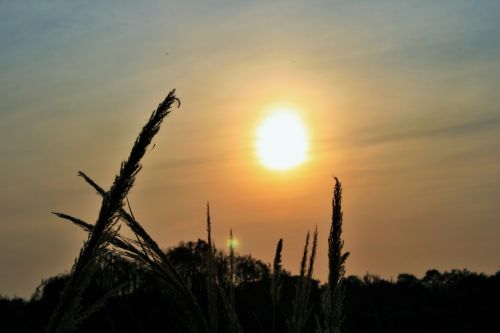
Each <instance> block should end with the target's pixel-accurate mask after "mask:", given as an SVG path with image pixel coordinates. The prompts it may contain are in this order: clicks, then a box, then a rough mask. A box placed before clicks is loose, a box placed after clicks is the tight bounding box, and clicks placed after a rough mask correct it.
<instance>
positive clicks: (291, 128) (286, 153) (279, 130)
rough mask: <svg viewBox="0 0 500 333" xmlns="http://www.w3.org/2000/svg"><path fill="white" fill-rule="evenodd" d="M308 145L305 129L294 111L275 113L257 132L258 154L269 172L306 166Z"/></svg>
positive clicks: (283, 110)
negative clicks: (303, 164) (270, 170)
mask: <svg viewBox="0 0 500 333" xmlns="http://www.w3.org/2000/svg"><path fill="white" fill-rule="evenodd" d="M307 146H308V142H307V133H306V130H305V127H304V125H303V123H302V120H301V119H300V117H299V115H298V114H297V113H296V112H294V111H293V110H289V109H279V110H275V111H274V112H272V113H271V114H270V115H269V116H268V117H267V118H266V119H264V121H263V122H262V124H261V125H260V126H259V128H258V129H257V154H258V156H259V159H260V162H261V163H262V164H263V165H265V166H266V167H268V168H269V169H272V170H286V169H290V168H292V167H294V166H297V165H299V164H301V163H303V162H304V161H305V160H306V158H307Z"/></svg>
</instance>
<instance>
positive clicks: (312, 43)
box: [0, 0, 500, 297]
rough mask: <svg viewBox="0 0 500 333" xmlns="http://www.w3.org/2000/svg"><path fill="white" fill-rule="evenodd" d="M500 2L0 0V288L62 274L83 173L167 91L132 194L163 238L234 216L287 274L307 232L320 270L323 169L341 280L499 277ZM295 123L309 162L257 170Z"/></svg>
mask: <svg viewBox="0 0 500 333" xmlns="http://www.w3.org/2000/svg"><path fill="white" fill-rule="evenodd" d="M498 17H500V2H498V1H474V2H473V1H457V0H449V1H422V0H418V1H368V0H366V1H333V0H329V1H175V2H174V1H145V2H137V1H72V2H68V1H62V0H61V1H0V45H1V49H0V156H1V162H0V183H1V184H2V185H1V186H0V211H1V212H2V216H1V218H0V295H5V296H10V297H12V296H20V297H30V296H31V294H32V293H33V291H34V289H35V288H36V286H38V285H39V284H40V282H41V281H42V279H46V278H49V277H50V276H53V275H55V274H58V273H63V272H68V271H69V270H70V268H71V265H72V263H73V261H74V259H75V257H76V256H77V255H78V252H79V249H80V247H81V245H82V243H83V241H84V240H85V239H86V235H85V233H84V232H83V231H81V230H79V229H78V228H76V227H74V226H72V225H70V224H68V223H66V222H64V221H61V220H58V219H57V218H56V217H55V216H53V215H51V214H50V212H51V211H62V212H65V213H69V214H72V215H75V216H78V217H80V218H82V219H84V220H87V221H89V222H94V221H95V219H96V217H97V214H98V211H99V207H100V201H99V198H98V197H97V196H96V195H95V193H94V191H93V190H92V189H90V188H89V187H88V186H87V185H86V184H84V183H83V182H82V180H81V179H79V177H77V176H76V175H77V171H78V170H82V171H84V172H86V173H87V174H89V175H90V176H91V177H93V178H94V179H95V180H96V181H97V182H98V183H100V184H101V185H103V186H106V187H108V186H110V185H111V182H112V180H113V179H114V175H115V174H116V172H117V171H118V170H119V166H120V162H121V161H122V160H124V159H125V158H126V157H127V156H128V152H129V149H130V148H131V146H132V143H133V141H134V139H135V137H136V135H137V134H138V133H139V130H140V128H141V127H142V125H143V124H144V123H145V121H146V120H147V119H148V117H149V114H150V112H151V111H152V110H154V109H155V107H156V106H157V105H158V103H159V102H160V101H161V100H162V98H164V97H165V95H166V94H167V93H168V91H170V90H171V89H174V88H175V89H176V91H177V95H178V97H179V98H180V100H181V101H182V105H181V107H180V108H179V109H178V110H175V111H174V112H173V113H172V114H171V115H170V116H169V117H168V119H167V121H166V123H165V124H164V125H163V127H162V129H161V131H160V133H159V134H158V135H157V137H156V138H155V140H154V143H155V148H154V149H153V150H150V151H149V152H148V154H147V156H146V157H145V159H144V161H143V170H142V171H141V173H140V174H139V175H138V178H137V181H136V185H135V187H134V188H133V189H132V192H131V194H130V197H129V198H130V202H131V205H132V208H133V210H134V214H135V216H136V217H137V218H138V220H139V221H141V223H142V224H143V225H144V227H145V228H146V229H147V230H148V231H149V232H150V234H151V235H152V237H153V238H154V239H156V240H157V241H158V243H159V244H160V245H161V246H163V247H165V248H167V247H171V246H175V245H176V244H178V243H179V242H180V241H182V240H184V241H188V240H196V239H198V238H204V237H205V208H206V202H207V201H210V205H211V213H212V221H213V227H214V235H215V241H216V243H217V244H219V246H223V245H224V244H225V242H226V239H227V235H228V233H229V229H230V228H232V229H233V231H234V234H235V237H236V238H237V239H238V240H239V247H238V249H237V251H238V252H239V253H240V254H251V255H253V256H255V257H257V258H260V259H262V260H264V261H265V262H271V261H272V257H273V255H274V250H275V246H276V243H277V241H278V240H279V238H283V239H284V249H283V251H284V252H283V260H284V265H285V268H286V269H288V270H290V271H292V272H295V273H296V272H297V271H298V266H299V262H300V256H301V251H302V247H303V245H304V241H305V235H306V232H307V231H308V230H311V231H312V230H313V229H314V228H315V226H317V227H318V230H319V246H318V250H319V253H318V257H317V263H316V267H315V274H314V275H315V277H316V278H318V279H324V278H325V277H326V274H327V237H328V230H329V226H330V221H331V197H332V193H331V192H332V187H333V183H334V181H333V176H337V177H339V178H340V180H341V182H342V184H343V189H344V191H343V210H344V234H343V236H344V240H345V250H347V251H349V252H350V253H351V256H350V257H349V259H348V262H347V274H348V275H350V274H356V275H364V274H366V273H367V272H369V273H372V274H378V275H380V276H382V277H384V278H396V277H397V275H398V274H399V273H402V272H407V273H412V274H415V275H417V276H422V275H423V274H424V273H425V271H426V270H428V269H431V268H437V269H440V270H449V269H453V268H460V269H461V268H467V269H470V270H473V271H479V272H485V273H494V272H496V271H498V270H499V269H500V261H499V259H500V258H499V255H498V254H499V253H500V217H499V216H500V205H499V198H500V135H499V133H500V110H499V105H500V94H499V93H498V92H499V91H500V20H498ZM277 107H288V108H291V109H294V110H296V112H297V113H298V114H299V115H300V118H301V119H302V121H303V123H304V126H305V128H306V130H307V133H308V136H309V151H308V159H307V160H306V161H305V162H304V163H303V164H301V165H299V166H297V167H295V168H293V169H290V170H288V171H281V172H279V171H273V170H269V169H267V168H266V167H265V166H263V165H262V164H261V163H260V162H259V160H258V157H257V153H256V149H255V146H256V132H257V128H258V127H259V124H260V123H261V122H262V121H263V120H264V119H265V117H266V116H267V115H269V114H270V113H271V112H272V110H273V109H275V108H277Z"/></svg>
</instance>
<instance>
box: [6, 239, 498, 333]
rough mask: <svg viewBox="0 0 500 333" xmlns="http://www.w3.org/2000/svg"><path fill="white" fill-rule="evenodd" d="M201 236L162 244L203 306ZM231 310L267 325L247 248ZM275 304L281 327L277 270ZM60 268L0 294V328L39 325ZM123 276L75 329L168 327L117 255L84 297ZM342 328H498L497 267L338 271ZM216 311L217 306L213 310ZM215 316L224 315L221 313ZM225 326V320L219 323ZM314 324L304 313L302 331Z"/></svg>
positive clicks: (221, 266)
mask: <svg viewBox="0 0 500 333" xmlns="http://www.w3.org/2000/svg"><path fill="white" fill-rule="evenodd" d="M207 248H208V246H207V243H206V242H205V241H201V240H199V241H197V242H188V243H181V244H180V245H179V246H177V247H175V248H172V249H169V250H168V251H167V256H168V258H169V259H170V260H171V261H172V263H173V264H174V265H175V267H176V268H177V269H178V271H179V272H180V274H181V276H182V278H183V279H185V281H186V282H187V283H188V284H189V285H191V287H192V289H193V291H194V294H195V297H196V298H197V299H198V300H199V302H200V304H202V307H203V311H207V309H206V307H207V301H206V299H207V294H206V284H205V281H206V274H205V271H206V270H205V267H204V257H205V256H206V253H207ZM234 260H235V285H236V287H235V300H236V312H237V316H238V318H239V321H240V324H241V328H242V330H243V331H244V332H270V331H271V329H270V328H271V326H272V309H271V307H272V302H271V294H270V286H271V279H272V270H271V268H270V267H269V265H266V264H265V263H263V262H261V261H259V260H257V259H254V258H252V257H249V256H241V257H240V256H235V259H234ZM216 267H217V274H218V275H219V276H220V277H221V278H222V279H223V277H224V276H227V273H228V270H229V259H228V256H227V254H226V255H224V254H223V253H221V252H218V253H217V260H216ZM282 277H283V279H282V281H283V283H282V287H281V299H280V302H279V304H278V306H277V311H276V315H277V320H276V322H277V326H276V332H287V331H288V327H287V324H286V318H289V317H290V316H291V315H292V313H293V300H294V297H295V285H296V284H297V282H298V279H299V277H298V276H291V275H290V274H289V273H288V272H283V275H282ZM67 280H68V276H67V275H60V276H56V277H53V278H50V279H48V280H46V281H44V282H43V283H42V284H41V285H40V287H39V288H38V289H37V291H36V292H35V294H34V295H33V297H32V299H31V300H30V301H24V300H21V299H11V300H8V299H2V300H0V318H1V319H0V323H1V326H0V331H2V332H43V330H44V328H45V327H46V325H47V323H48V320H49V318H50V314H51V313H52V311H53V310H54V308H55V306H56V304H57V302H58V299H59V296H60V294H61V292H62V290H63V288H64V284H65V283H66V282H67ZM124 282H127V285H128V287H127V289H125V290H122V291H121V292H120V294H119V295H117V296H115V297H113V298H111V299H109V300H108V302H107V303H106V304H105V305H104V307H102V308H101V309H100V310H98V311H97V312H96V313H94V314H93V315H91V316H90V317H89V318H88V319H87V320H86V321H85V322H83V323H82V325H81V327H80V328H79V329H78V332H171V331H173V329H172V327H176V321H177V318H176V317H175V316H173V315H172V313H175V311H173V310H172V309H171V306H172V304H171V302H170V301H169V295H168V294H164V293H162V292H161V286H160V285H159V284H158V283H157V281H156V279H155V277H154V276H153V275H152V274H151V273H149V272H147V271H145V270H144V269H142V268H141V267H138V266H136V265H134V264H133V263H131V262H130V261H127V260H124V259H123V258H120V257H119V256H117V255H115V254H112V253H107V254H106V255H105V256H103V257H102V258H101V259H100V263H99V269H98V270H97V271H96V273H95V274H94V276H93V279H92V281H91V282H90V284H89V287H88V288H87V290H86V291H85V293H84V297H83V300H82V302H83V303H84V304H92V303H93V302H94V301H95V300H96V299H98V298H99V297H100V295H102V294H104V293H106V292H107V291H108V290H110V289H113V288H115V287H117V286H120V285H121V284H123V283H124ZM345 285H346V299H345V312H346V321H345V325H344V331H345V332H360V333H361V332H500V319H499V314H500V302H499V300H500V272H498V273H497V274H495V275H492V276H486V275H484V274H476V273H471V272H468V271H465V270H453V271H451V272H444V273H440V272H438V271H437V270H429V271H428V272H427V273H426V274H425V276H424V277H422V278H421V279H418V278H416V277H415V276H413V275H410V274H400V275H399V276H398V278H397V280H396V281H386V280H383V279H380V278H378V277H376V276H373V275H366V276H365V277H363V278H361V279H360V278H358V277H355V276H349V277H347V278H346V279H345ZM322 288H324V286H320V285H319V284H318V282H317V281H314V282H313V284H312V288H311V301H312V302H311V305H312V307H313V308H315V309H319V308H320V307H321V305H320V293H321V289H322ZM221 316H222V314H221ZM221 322H224V319H223V318H221ZM220 331H221V332H225V331H226V330H225V328H224V327H221V328H220ZM314 331H315V319H314V318H310V320H309V322H308V327H307V329H306V332H314Z"/></svg>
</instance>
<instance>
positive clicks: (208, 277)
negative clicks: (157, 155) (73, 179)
mask: <svg viewBox="0 0 500 333" xmlns="http://www.w3.org/2000/svg"><path fill="white" fill-rule="evenodd" d="M174 103H177V104H178V106H180V101H179V100H178V99H177V97H176V96H175V91H174V90H173V91H171V92H170V93H169V94H168V95H167V96H166V97H165V99H164V100H163V101H162V102H161V103H160V104H159V105H158V107H157V109H156V110H155V111H153V113H152V115H151V117H150V118H149V120H148V122H147V123H146V124H145V125H144V127H143V128H142V130H141V132H140V134H139V136H138V137H137V139H136V140H135V142H134V145H133V147H132V150H131V153H130V155H129V157H128V159H127V160H126V161H124V162H123V163H122V164H121V167H120V170H119V173H118V175H117V176H116V177H115V179H114V182H113V185H112V186H111V187H110V189H109V190H105V189H104V188H102V187H101V186H99V185H98V184H97V183H96V182H95V181H94V180H93V179H92V178H91V177H90V176H88V175H87V174H85V173H83V172H81V171H80V172H79V173H78V175H79V176H80V177H81V178H82V179H83V180H84V181H85V182H86V183H87V184H89V185H90V186H91V187H92V188H93V189H94V190H95V191H96V192H97V194H98V195H99V196H100V197H101V198H102V203H101V208H100V211H99V215H98V218H97V220H96V222H95V223H94V224H91V223H88V222H86V221H84V220H82V219H79V218H77V217H74V216H71V215H68V214H64V213H60V212H54V214H55V215H56V216H58V217H60V218H62V219H64V220H67V221H70V222H71V223H73V224H75V225H77V226H78V227H80V228H82V229H83V230H85V231H86V232H87V233H88V239H87V240H86V241H85V242H84V244H83V246H82V248H81V250H80V254H79V256H78V257H77V258H76V260H75V263H74V265H73V267H72V269H71V273H70V278H69V280H68V282H67V284H66V285H65V287H64V290H63V292H62V294H61V297H60V299H59V302H58V304H57V306H56V308H55V310H54V311H53V313H52V316H51V318H50V321H49V323H48V325H47V327H46V332H47V333H56V332H57V333H62V332H64V333H66V332H74V331H76V330H77V329H78V327H79V325H81V323H82V322H83V321H84V320H85V319H86V318H88V317H89V316H90V315H91V314H92V313H93V312H95V311H97V310H98V309H99V308H100V307H102V306H103V305H104V304H105V303H106V301H107V300H108V299H110V298H111V297H113V296H115V295H118V294H119V293H121V292H124V290H125V289H126V288H124V287H125V286H122V285H119V286H118V287H116V288H114V289H112V290H109V291H108V292H106V293H105V294H104V295H101V297H99V298H98V299H97V301H95V302H94V303H93V304H91V305H83V303H82V295H83V293H84V291H85V289H86V287H87V286H88V285H89V282H90V280H91V278H92V276H93V274H94V272H95V271H96V269H97V267H98V265H99V260H100V258H101V257H103V256H105V254H106V253H107V249H108V248H111V249H112V250H113V251H115V252H116V253H117V254H118V255H120V256H122V257H123V258H127V259H128V260H130V261H131V262H133V263H134V264H136V265H138V266H139V267H142V268H143V269H145V270H146V271H148V272H150V273H151V275H152V276H153V277H154V278H155V279H156V280H157V281H158V285H159V286H160V288H161V290H160V292H161V293H163V294H164V295H166V296H167V297H168V300H169V302H170V303H171V305H172V307H171V308H172V311H174V313H169V315H170V316H171V317H172V316H173V317H174V318H175V319H176V320H175V323H173V324H172V325H173V326H174V327H169V330H168V331H171V330H175V331H179V332H191V333H217V332H230V333H240V332H242V327H241V324H240V322H239V318H238V313H237V297H236V288H237V287H238V286H237V284H236V280H235V271H236V265H237V262H236V261H235V241H234V237H233V231H232V229H231V230H230V232H229V243H228V251H229V253H228V255H227V257H224V258H223V261H224V262H226V263H227V266H226V267H227V268H228V269H227V270H224V271H223V272H220V271H218V264H217V263H218V260H219V258H218V257H217V256H218V253H222V252H218V251H217V250H216V247H215V242H214V241H213V236H212V228H213V226H212V219H211V215H210V205H209V204H208V203H207V212H206V230H207V243H206V244H207V249H206V252H205V256H204V258H203V262H204V263H203V267H204V269H205V272H204V276H205V289H206V295H205V296H206V305H207V306H206V310H203V306H202V304H200V299H198V298H197V297H195V296H194V293H193V291H192V290H191V286H190V284H189V283H188V282H187V281H186V280H184V279H183V278H182V277H181V275H180V273H179V272H178V271H177V269H176V267H175V266H174V265H173V264H172V263H171V262H170V260H169V258H168V257H167V254H166V252H165V251H164V250H162V249H161V248H160V246H159V245H158V244H157V243H156V242H155V241H154V239H153V238H152V237H151V236H150V235H149V234H148V233H147V231H146V230H145V229H144V228H143V227H142V225H141V224H140V223H139V221H138V220H137V219H136V217H135V216H134V214H133V212H132V209H131V207H130V203H129V201H128V199H127V195H128V193H129V191H130V190H131V188H132V187H133V185H134V182H135V178H136V176H137V174H138V173H139V171H140V170H141V164H140V162H141V159H142V158H143V157H144V155H145V153H146V151H147V147H148V146H149V145H150V143H151V141H152V139H153V137H154V136H155V135H156V134H157V133H158V131H159V129H160V125H161V124H162V122H163V120H164V119H165V118H166V117H167V116H168V115H169V114H170V112H171V109H172V106H173V104H174ZM335 182H336V183H335V187H334V195H333V201H332V209H333V213H332V224H331V229H330V235H329V238H328V245H329V250H328V257H329V276H328V283H327V286H326V288H325V292H324V294H323V296H322V298H323V302H322V311H321V313H320V314H313V313H312V312H313V308H312V305H311V302H310V295H311V287H312V283H313V270H314V263H315V259H316V252H317V243H318V231H317V228H315V230H314V233H313V236H312V241H311V240H310V233H309V232H308V233H307V236H306V241H305V246H304V250H303V255H302V260H301V262H300V274H299V276H298V279H297V283H296V285H295V298H294V300H293V309H292V311H291V313H290V314H289V315H288V318H287V327H288V332H290V333H299V332H306V331H307V329H308V327H311V320H312V319H313V318H316V326H317V331H318V332H332V333H333V332H335V333H337V332H340V329H341V327H342V322H343V316H344V315H343V301H344V293H343V285H342V280H343V276H344V272H345V270H344V263H345V261H346V259H347V255H348V254H343V253H342V248H343V241H342V238H341V233H342V218H343V216H342V214H343V213H342V209H341V198H342V188H341V184H340V182H339V181H338V179H337V178H335ZM121 224H123V225H125V226H126V227H127V228H128V229H130V230H131V232H132V233H133V235H134V238H130V237H126V236H123V235H122V234H121V233H120V232H119V231H120V226H121ZM309 247H311V248H309ZM282 251H283V240H282V239H280V240H279V242H278V243H277V246H276V253H275V257H274V262H273V265H272V275H271V277H268V279H270V281H269V286H270V288H269V290H268V292H269V296H270V303H271V304H270V309H271V312H272V313H271V317H272V322H271V325H272V327H271V329H270V331H271V332H273V333H275V332H276V327H277V323H276V321H277V312H278V309H279V307H280V299H281V297H280V293H281V286H282V262H281V260H282V259H281V258H282ZM223 255H224V254H223ZM224 256H225V255H224ZM221 274H222V275H221Z"/></svg>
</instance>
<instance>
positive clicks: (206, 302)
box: [0, 91, 500, 333]
mask: <svg viewBox="0 0 500 333" xmlns="http://www.w3.org/2000/svg"><path fill="white" fill-rule="evenodd" d="M175 103H177V104H180V103H179V101H178V99H177V98H176V97H175V94H174V92H173V91H172V92H170V93H169V94H168V95H167V97H166V98H165V99H164V100H163V101H162V102H161V103H160V105H159V106H158V108H157V109H156V110H155V111H154V112H153V113H152V115H151V117H150V119H149V120H148V122H147V123H146V125H145V126H144V127H143V129H142V131H141V133H140V134H139V136H138V137H137V139H136V141H135V142H134V145H133V147H132V150H131V153H130V155H129V157H128V159H127V160H125V161H124V162H123V163H122V164H121V167H120V169H119V172H118V174H117V175H116V177H115V179H114V182H113V184H112V186H111V187H110V188H109V189H107V190H106V189H104V188H102V187H100V186H99V185H98V184H97V183H96V182H95V181H94V180H93V179H92V178H90V177H89V176H88V175H86V174H85V173H83V172H79V176H80V177H82V179H83V180H84V181H85V182H86V183H88V184H89V185H90V186H91V187H92V188H93V189H94V190H95V191H96V192H97V194H98V195H99V196H100V197H101V198H102V203H101V207H100V209H99V214H98V218H97V220H96V221H95V222H94V223H88V222H86V221H83V220H81V219H79V218H77V217H74V216H71V215H67V214H63V213H54V214H55V215H57V216H58V217H60V218H62V219H64V220H65V221H69V222H71V223H73V224H74V225H76V226H78V227H79V228H81V229H83V230H84V231H85V232H87V233H88V238H87V240H86V241H85V242H84V244H83V246H82V248H81V250H80V253H79V255H78V256H77V258H76V260H75V264H74V265H73V267H72V269H71V271H70V273H69V274H67V275H60V276H56V277H53V278H50V279H48V280H47V281H45V282H43V283H42V285H41V286H40V287H39V288H38V289H37V291H36V292H35V294H34V296H33V297H32V299H31V300H30V301H29V302H26V301H23V300H19V299H13V300H8V299H0V330H1V331H2V332H43V331H45V332H47V333H69V332H182V333H218V332H224V333H226V332H227V333H240V332H272V333H275V332H287V333H302V332H316V333H340V332H499V331H500V325H499V322H498V319H497V318H496V316H497V315H498V313H500V311H499V310H500V307H499V305H498V300H499V296H500V293H499V274H496V275H495V276H491V277H487V276H484V275H478V274H472V273H469V272H466V271H452V272H449V273H444V274H441V273H439V272H437V271H429V272H427V274H426V275H425V277H424V278H423V279H421V280H418V279H416V278H415V277H413V276H411V275H408V274H403V275H400V276H399V277H398V280H397V282H388V281H384V280H381V279H379V278H377V277H375V276H366V277H365V278H363V280H360V279H359V278H356V277H347V278H345V277H344V272H345V271H344V264H345V261H346V260H347V257H348V253H345V252H343V245H344V244H343V240H342V223H343V213H342V186H341V184H340V182H339V181H338V179H337V178H335V184H334V188H333V199H332V219H331V221H330V222H329V223H330V232H329V235H328V271H329V274H328V279H327V281H326V283H325V284H323V285H319V283H318V281H316V280H314V279H313V269H314V263H315V259H316V250H317V241H318V237H319V236H318V232H317V229H316V230H315V231H314V233H313V234H312V236H311V234H310V233H309V232H308V233H307V235H306V241H305V245H304V250H303V255H302V259H301V261H300V263H299V264H298V267H299V275H297V276H291V275H290V274H289V273H288V272H286V271H284V270H283V269H282V265H281V256H282V252H283V251H285V250H286V246H285V245H286V244H284V242H283V240H282V239H279V240H278V239H277V246H276V253H275V257H274V261H273V263H272V264H271V265H269V266H268V265H266V264H264V263H262V262H261V261H259V260H256V259H254V258H251V257H249V256H244V257H241V256H238V255H237V254H236V253H235V248H234V241H233V232H232V230H231V231H230V232H229V239H230V241H229V246H228V250H227V251H220V250H217V249H216V246H215V243H214V242H213V240H212V221H211V218H210V210H209V207H208V205H207V219H206V229H207V238H206V240H199V241H197V242H189V243H185V244H182V243H181V244H180V245H179V246H178V247H175V248H172V249H169V250H168V251H164V250H163V249H161V248H160V246H159V245H158V244H157V243H156V242H155V241H154V239H153V238H152V237H151V236H150V235H149V234H148V232H147V231H146V230H145V229H144V228H143V227H142V225H141V224H140V223H139V222H138V220H137V219H136V217H135V216H134V214H133V212H132V209H131V208H130V204H129V202H128V199H127V196H128V193H129V191H130V190H131V189H132V187H133V185H134V182H135V178H136V176H137V174H138V173H139V171H140V169H141V164H140V161H141V159H142V158H143V157H144V155H145V153H146V151H147V149H148V147H149V145H150V144H151V141H152V139H153V137H154V136H155V135H156V134H157V133H158V131H159V129H160V125H161V123H162V122H163V120H164V119H165V117H167V116H168V115H169V113H170V111H171V107H172V105H173V104H175ZM124 228H127V229H128V230H129V231H130V232H131V233H132V235H133V237H127V236H125V235H124V234H123V233H122V230H123V229H124Z"/></svg>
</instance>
